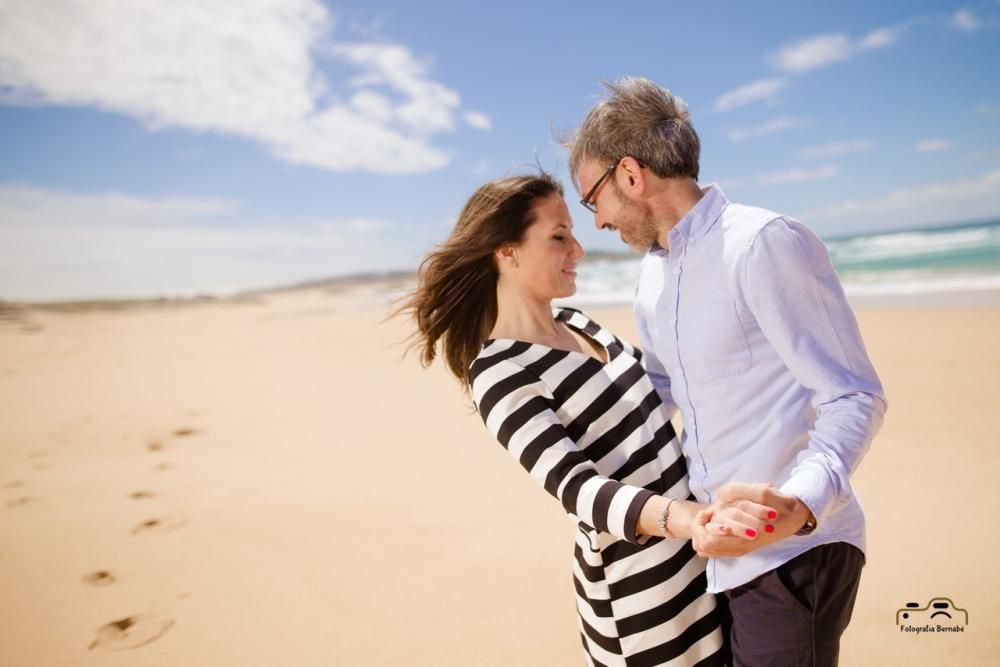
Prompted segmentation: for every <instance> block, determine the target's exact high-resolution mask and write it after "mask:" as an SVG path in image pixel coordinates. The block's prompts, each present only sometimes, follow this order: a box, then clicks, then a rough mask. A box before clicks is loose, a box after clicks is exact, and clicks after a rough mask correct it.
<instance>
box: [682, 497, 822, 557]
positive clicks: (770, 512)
mask: <svg viewBox="0 0 1000 667" xmlns="http://www.w3.org/2000/svg"><path fill="white" fill-rule="evenodd" d="M808 517H809V508H808V507H807V506H806V505H805V504H804V503H803V502H802V501H801V500H799V499H798V498H796V497H795V496H790V495H787V494H784V493H781V492H780V491H778V489H777V488H776V487H775V486H774V485H773V484H769V483H754V484H750V483H744V482H732V483H730V484H726V485H724V486H721V487H719V489H718V492H717V493H716V500H715V502H713V503H712V504H711V505H709V506H708V507H706V508H704V509H702V510H701V511H699V512H698V513H697V514H696V515H695V517H694V520H693V521H692V522H691V544H692V546H693V547H694V550H695V551H696V552H698V555H700V556H705V557H726V556H742V555H744V554H747V553H750V552H751V551H754V550H755V549H760V548H761V547H763V546H766V545H768V544H773V543H775V542H777V541H778V540H781V539H784V538H786V537H788V536H789V535H794V534H795V533H796V532H798V531H799V529H801V528H802V526H803V524H805V522H806V519H807V518H808Z"/></svg>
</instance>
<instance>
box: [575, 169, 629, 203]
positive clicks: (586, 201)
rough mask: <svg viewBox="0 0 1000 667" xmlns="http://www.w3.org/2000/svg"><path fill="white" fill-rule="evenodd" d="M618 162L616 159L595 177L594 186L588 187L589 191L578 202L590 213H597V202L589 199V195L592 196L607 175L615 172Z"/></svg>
mask: <svg viewBox="0 0 1000 667" xmlns="http://www.w3.org/2000/svg"><path fill="white" fill-rule="evenodd" d="M619 162H620V160H616V161H615V163H614V164H612V165H611V166H610V167H608V170H607V171H606V172H604V174H603V175H602V176H601V177H600V178H599V179H597V182H596V183H594V187H592V188H590V192H588V193H587V194H586V195H585V196H584V198H583V199H581V200H580V203H581V204H583V206H584V208H586V209H587V210H588V211H590V212H591V213H597V204H595V203H594V202H593V201H591V197H593V196H594V193H595V192H597V188H599V187H601V183H603V182H604V181H606V180H607V178H608V176H610V175H611V174H613V173H615V169H617V168H618V163H619Z"/></svg>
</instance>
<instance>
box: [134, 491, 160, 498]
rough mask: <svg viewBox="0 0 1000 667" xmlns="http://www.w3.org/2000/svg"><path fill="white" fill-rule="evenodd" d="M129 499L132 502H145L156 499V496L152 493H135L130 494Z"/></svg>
mask: <svg viewBox="0 0 1000 667" xmlns="http://www.w3.org/2000/svg"><path fill="white" fill-rule="evenodd" d="M128 497H129V498H131V499H132V500H145V499H146V498H155V497H156V494H155V493H153V492H152V491H133V492H132V493H130V494H128Z"/></svg>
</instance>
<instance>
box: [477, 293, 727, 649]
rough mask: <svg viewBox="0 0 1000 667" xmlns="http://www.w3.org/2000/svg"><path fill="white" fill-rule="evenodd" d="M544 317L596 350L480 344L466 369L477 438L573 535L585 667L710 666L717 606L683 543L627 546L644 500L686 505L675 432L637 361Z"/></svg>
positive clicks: (559, 314) (566, 311)
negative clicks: (548, 501) (525, 477)
mask: <svg viewBox="0 0 1000 667" xmlns="http://www.w3.org/2000/svg"><path fill="white" fill-rule="evenodd" d="M553 314H554V316H555V318H556V319H557V320H559V321H562V322H565V323H566V324H567V325H568V326H570V327H572V328H573V329H574V330H576V331H578V332H580V333H582V334H584V335H586V336H590V337H591V338H592V339H594V340H595V341H597V342H598V343H599V344H601V345H602V346H604V348H605V349H606V350H607V359H608V362H607V363H606V364H603V363H601V362H600V361H598V360H597V359H594V358H593V357H591V356H589V355H587V354H583V353H581V352H569V351H566V350H556V349H553V348H550V347H547V346H545V345H540V344H538V343H528V342H524V341H515V340H508V339H495V340H494V339H490V340H488V341H486V343H485V344H484V345H483V349H482V351H481V352H480V354H479V356H478V357H477V358H476V360H475V361H474V362H473V363H472V366H471V375H472V395H473V400H474V401H475V403H476V407H477V409H478V410H479V414H480V416H481V417H482V418H483V421H484V422H485V423H486V427H487V428H488V429H489V430H490V432H492V433H493V434H494V435H495V436H496V438H497V440H498V441H499V442H500V444H502V445H503V446H504V448H506V449H507V451H508V452H510V454H511V455H512V456H513V457H514V458H515V459H517V461H518V462H519V463H520V464H521V465H522V466H523V467H524V468H525V469H526V470H527V471H528V472H529V473H530V474H531V476H532V477H533V478H534V479H535V480H537V481H538V483H539V484H541V485H542V486H543V487H544V488H545V490H546V491H548V492H549V493H550V494H552V495H553V496H555V497H556V498H558V499H559V501H560V502H561V503H562V505H563V507H564V508H565V509H566V511H567V512H568V513H569V515H570V517H571V518H572V519H573V520H574V521H575V522H576V523H577V524H578V526H579V530H578V531H577V534H576V548H575V550H574V563H573V578H574V582H575V585H576V607H577V613H578V623H579V627H580V636H581V638H582V640H583V646H584V650H585V652H586V659H587V664H589V665H595V666H596V665H608V666H610V665H627V666H629V667H637V666H642V665H721V664H723V648H722V647H723V639H722V632H721V629H720V615H719V612H718V611H717V610H716V599H715V596H714V595H713V594H711V593H707V592H706V591H705V588H706V579H705V560H704V559H703V558H701V557H699V556H698V555H697V554H695V552H694V550H693V549H692V548H691V543H690V541H689V540H681V539H667V538H663V537H649V536H643V535H637V534H636V532H635V525H636V520H637V519H638V516H639V512H640V510H641V509H642V506H643V504H644V503H645V502H646V501H647V500H648V499H649V498H650V497H651V496H653V495H654V494H660V495H665V496H672V497H676V498H689V497H690V494H689V491H688V486H687V468H686V465H685V462H684V458H683V456H682V455H681V452H680V447H679V444H678V442H677V438H676V436H675V433H674V429H673V427H672V426H671V424H670V421H669V420H668V415H667V413H666V410H665V409H664V408H663V407H662V404H661V402H660V398H659V396H658V395H657V393H656V390H655V389H654V388H653V384H652V382H651V381H650V379H649V377H648V376H647V375H646V373H645V372H644V370H643V368H642V365H641V363H640V360H641V357H642V353H641V352H639V350H637V349H635V348H634V347H632V346H631V345H629V344H628V343H626V342H625V341H622V340H620V339H619V338H617V337H615V336H614V335H612V334H611V333H610V332H609V331H607V330H606V329H604V328H602V327H600V326H599V325H598V324H596V323H595V322H593V321H592V320H591V319H590V318H588V317H587V316H586V315H584V314H583V313H581V312H580V311H578V310H575V309H571V308H555V309H553Z"/></svg>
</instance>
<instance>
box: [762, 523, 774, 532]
mask: <svg viewBox="0 0 1000 667" xmlns="http://www.w3.org/2000/svg"><path fill="white" fill-rule="evenodd" d="M764 532H765V533H773V532H774V526H772V525H771V524H767V525H766V526H764Z"/></svg>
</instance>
